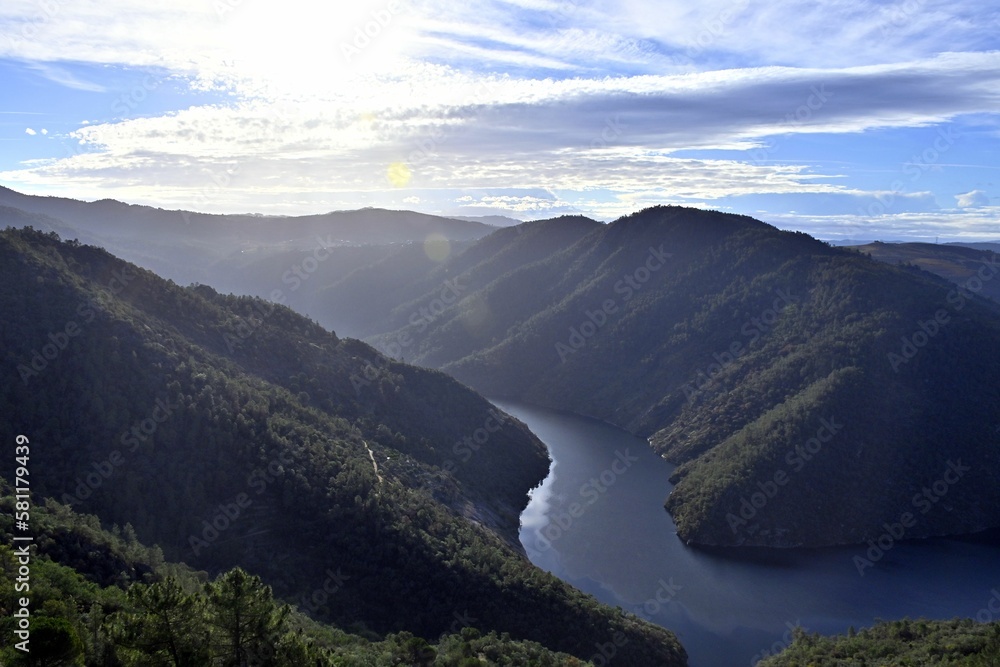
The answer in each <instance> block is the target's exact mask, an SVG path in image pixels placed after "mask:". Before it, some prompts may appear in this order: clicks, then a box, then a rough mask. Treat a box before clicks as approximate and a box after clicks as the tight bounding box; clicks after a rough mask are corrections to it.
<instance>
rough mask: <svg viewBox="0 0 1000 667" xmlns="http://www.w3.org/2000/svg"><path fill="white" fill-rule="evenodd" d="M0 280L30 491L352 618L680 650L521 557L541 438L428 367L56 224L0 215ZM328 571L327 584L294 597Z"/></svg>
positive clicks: (586, 653) (12, 404) (3, 386)
mask: <svg viewBox="0 0 1000 667" xmlns="http://www.w3.org/2000/svg"><path fill="white" fill-rule="evenodd" d="M0 286H2V287H0V313H2V315H3V317H2V322H3V326H2V327H0V345H2V349H3V355H2V357H0V378H2V381H0V408H2V410H3V414H5V415H7V418H5V419H4V420H3V422H0V439H2V440H3V441H4V442H8V443H13V442H14V438H15V436H16V435H18V434H25V435H27V436H28V437H29V438H30V440H31V443H32V447H31V458H30V470H31V490H32V493H33V494H34V496H35V499H36V500H35V502H36V503H38V504H41V502H42V499H44V498H46V497H51V498H55V499H56V500H58V501H60V502H62V503H64V504H69V505H71V506H72V507H73V508H74V509H78V510H80V511H85V512H88V513H92V514H96V515H97V516H99V517H100V520H101V521H102V522H103V523H104V525H105V526H111V525H112V524H117V525H118V526H124V525H125V524H126V523H127V524H131V526H133V527H134V531H135V535H136V538H137V539H139V540H141V541H143V542H145V543H146V544H154V543H155V544H158V545H159V546H160V547H161V548H162V550H163V553H164V555H165V557H166V558H167V559H168V560H173V561H182V562H184V563H186V564H188V565H191V566H193V567H195V568H197V569H205V570H207V571H209V572H211V573H213V574H214V573H219V572H223V571H226V570H229V569H230V568H232V567H233V566H235V565H239V566H241V567H243V568H244V569H246V570H248V571H250V572H251V573H254V574H257V575H260V576H261V577H262V578H263V579H264V581H265V582H266V583H267V584H269V585H270V586H272V587H273V589H274V591H275V594H276V595H278V596H279V597H282V598H285V599H289V600H295V601H303V600H305V601H306V602H305V603H303V604H306V605H307V606H308V607H309V609H308V610H309V613H310V614H312V615H313V616H315V617H316V618H318V619H320V620H324V621H329V622H333V623H336V624H337V625H338V626H340V627H344V628H348V629H353V631H355V632H358V633H360V634H362V635H367V634H369V633H372V632H374V633H377V634H378V635H382V634H384V633H389V632H401V631H408V632H412V633H414V634H416V635H419V636H421V637H424V638H426V639H431V640H433V639H436V638H437V637H438V636H439V635H440V634H441V633H442V632H447V631H449V630H450V631H451V632H455V631H457V630H459V629H461V627H462V626H467V625H473V624H474V625H475V627H476V628H478V629H479V630H482V631H483V632H489V631H493V630H495V631H496V632H498V633H504V632H507V633H510V635H511V636H512V637H514V638H515V639H523V640H532V641H537V642H540V643H541V644H543V645H544V646H545V647H548V648H549V649H551V650H554V651H564V652H566V653H570V654H573V655H575V656H576V657H577V658H580V659H582V660H588V659H590V657H591V656H592V655H594V653H595V650H596V649H595V641H596V642H600V640H601V638H604V637H607V638H609V639H611V640H614V641H615V642H616V644H615V645H616V646H617V647H619V648H618V649H617V653H618V655H620V656H622V658H623V659H624V660H626V661H627V662H629V664H637V665H638V664H649V665H653V664H657V665H659V664H663V665H683V664H685V662H686V658H685V655H684V652H683V649H681V648H680V646H679V644H678V643H677V641H676V638H675V637H674V636H673V635H672V634H670V633H669V632H667V631H665V630H663V629H662V628H659V627H656V626H653V625H651V624H649V623H646V622H644V621H642V620H640V619H638V618H637V617H635V616H632V615H625V614H622V613H621V612H620V611H619V610H612V609H610V608H608V607H604V606H602V605H600V604H599V603H597V602H596V600H594V599H593V598H592V597H589V596H586V595H584V594H582V593H579V592H577V591H575V590H574V589H572V588H571V587H569V586H568V585H566V584H563V583H562V582H560V581H559V580H558V579H556V578H555V577H553V576H551V575H549V574H547V573H544V572H542V571H541V570H539V569H537V568H535V567H534V566H532V565H531V564H530V563H529V562H528V560H527V558H526V557H525V556H524V554H523V552H520V551H519V549H520V547H519V544H518V543H517V528H518V523H519V515H520V512H521V510H522V509H523V508H524V506H525V505H526V503H527V496H526V493H527V491H528V489H529V488H531V487H533V486H535V485H536V484H537V483H538V482H539V481H540V480H541V479H542V478H543V477H544V476H545V474H546V473H547V470H548V463H549V462H548V459H547V456H546V453H545V449H544V446H543V445H542V444H541V443H540V442H539V441H538V440H537V439H536V438H535V437H534V436H533V435H532V434H531V433H530V432H529V431H528V429H527V428H526V427H525V426H524V425H523V424H521V423H520V422H517V421H516V420H514V419H513V418H511V417H509V416H505V415H503V414H501V413H498V412H497V411H496V409H495V408H493V406H492V405H491V404H490V403H488V402H487V401H486V400H485V399H483V398H482V397H481V396H479V395H477V394H475V393H474V392H472V391H470V390H468V389H467V388H465V387H463V386H462V385H460V384H459V383H457V382H455V381H454V380H453V379H451V378H449V377H447V376H445V375H444V374H442V373H439V372H436V371H429V370H424V369H419V368H414V367H411V366H406V365H404V364H399V363H396V362H393V361H392V360H390V359H387V358H385V357H383V356H381V355H380V354H378V353H377V352H375V351H374V350H373V349H372V348H370V347H369V346H367V345H365V344H363V343H360V342H358V341H355V340H351V339H344V338H340V337H338V336H336V335H335V334H334V333H332V332H330V331H328V330H326V329H323V328H322V327H320V326H319V325H317V324H316V323H315V322H312V321H311V320H308V319H306V318H304V317H302V316H300V315H297V314H296V313H294V312H293V311H291V310H289V309H287V308H285V307H283V306H280V305H275V304H271V303H268V302H265V301H262V300H259V299H253V298H249V297H235V296H222V295H220V294H218V293H217V292H215V291H214V290H213V289H211V288H209V287H206V286H193V287H190V288H181V287H178V286H177V285H175V284H172V283H169V282H168V281H166V280H163V279H161V278H159V277H158V276H156V275H155V274H153V273H151V272H149V271H146V270H143V269H140V268H138V267H136V266H134V265H130V264H128V263H126V262H124V261H122V260H120V259H118V258H115V257H113V256H112V255H110V254H109V253H107V252H106V251H104V250H101V249H97V248H94V247H90V246H85V245H80V244H76V243H65V242H60V241H59V240H58V239H57V238H56V237H55V235H52V234H42V233H40V232H32V231H17V230H8V231H4V232H0ZM13 465H14V460H13V457H7V458H5V459H4V460H3V461H2V463H0V475H2V476H3V477H4V478H5V479H8V480H9V479H13V470H12V466H13ZM331 571H333V572H337V573H342V574H343V585H340V584H337V586H336V590H335V594H333V593H329V592H328V591H327V595H326V596H325V597H323V598H322V600H323V601H322V602H320V603H316V602H311V601H314V600H316V599H317V597H316V595H317V592H319V591H324V590H326V589H324V586H328V585H329V584H328V581H329V579H330V575H329V574H328V573H329V572H331ZM338 576H340V575H339V574H338ZM325 582H327V583H325ZM456 615H457V616H456ZM456 618H460V619H474V620H473V621H468V620H461V621H456ZM456 623H458V625H457V626H456Z"/></svg>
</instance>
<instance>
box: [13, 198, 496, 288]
mask: <svg viewBox="0 0 1000 667" xmlns="http://www.w3.org/2000/svg"><path fill="white" fill-rule="evenodd" d="M0 207H3V208H0V229H2V228H3V227H5V226H8V225H10V226H23V220H24V219H25V217H26V216H30V215H42V216H46V217H47V219H51V220H49V222H48V223H47V224H43V225H40V226H39V228H42V229H43V230H44V231H50V230H54V231H58V232H59V233H60V234H64V233H67V232H68V233H69V234H72V236H68V238H74V237H76V238H78V239H79V240H80V241H81V242H86V243H95V244H98V245H101V246H102V247H105V248H107V249H108V250H109V251H111V252H114V253H115V254H117V255H119V256H121V257H123V258H125V259H127V260H129V261H132V262H135V263H137V264H139V265H140V266H142V267H144V268H148V269H150V270H153V271H156V272H157V273H159V274H160V275H163V276H164V277H167V278H170V279H172V280H175V281H177V282H178V283H180V284H183V285H187V284H190V283H192V282H205V283H210V284H218V283H219V282H220V281H219V280H218V278H220V277H225V276H227V275H228V274H229V268H228V264H229V262H236V263H239V262H240V261H241V260H242V257H241V255H242V254H243V253H254V254H256V255H258V256H259V255H261V254H265V253H267V254H272V253H278V252H306V251H308V252H310V253H312V252H319V253H320V254H322V253H324V252H325V250H326V249H328V248H330V247H343V246H357V245H373V244H377V245H387V244H407V243H417V244H423V243H425V242H430V243H432V244H434V243H441V242H442V241H444V242H463V241H469V240H474V239H478V238H481V237H483V236H486V235H487V234H488V233H490V232H491V231H493V229H494V228H493V227H491V226H489V225H486V224H483V223H481V222H470V221H465V220H457V219H453V218H443V217H438V216H433V215H425V214H422V213H415V212H413V211H390V210H385V209H375V208H365V209H360V210H357V211H334V212H331V213H325V214H322V215H303V216H294V217H284V216H263V215H215V214H207V213H196V212H192V211H180V210H164V209H160V208H154V207H151V206H138V205H132V204H124V203H122V202H119V201H115V200H112V199H102V200H100V201H95V202H83V201H78V200H75V199H66V198H62V197H40V196H35V195H25V194H21V193H19V192H16V191H14V190H11V189H9V188H4V187H0ZM14 209H16V210H19V211H22V212H23V213H17V212H16V211H15V210H14ZM19 221H20V222H19ZM59 225H61V226H60V227H59V229H56V228H55V226H59ZM220 263H221V264H220Z"/></svg>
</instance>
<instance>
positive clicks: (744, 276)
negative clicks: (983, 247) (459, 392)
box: [369, 208, 1000, 546]
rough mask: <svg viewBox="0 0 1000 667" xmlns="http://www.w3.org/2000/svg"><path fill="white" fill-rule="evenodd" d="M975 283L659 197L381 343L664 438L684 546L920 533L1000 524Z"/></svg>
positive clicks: (992, 395)
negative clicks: (652, 205) (401, 344)
mask: <svg viewBox="0 0 1000 667" xmlns="http://www.w3.org/2000/svg"><path fill="white" fill-rule="evenodd" d="M490 238H491V239H492V238H493V237H490ZM488 240H489V239H487V240H484V241H483V242H480V243H484V242H485V241H488ZM477 245H478V244H477ZM475 249H476V246H473V247H472V248H470V249H469V250H468V251H467V252H474V251H475ZM456 259H457V258H456ZM448 268H449V267H448V266H444V267H442V268H441V269H440V270H442V271H444V270H447V269H448ZM998 278H1000V276H998V275H997V273H995V272H994V273H989V274H987V276H986V277H984V278H983V281H984V282H987V281H991V280H997V279H998ZM468 282H469V284H473V283H474V277H473V278H470V280H469V281H468ZM975 287H976V286H975V285H973V286H967V287H964V288H959V287H956V286H955V285H952V284H950V283H947V282H946V281H944V280H941V279H939V278H937V277H935V276H932V275H930V274H927V273H925V272H923V271H920V270H915V269H906V268H898V267H893V266H887V265H885V264H881V263H878V262H875V261H873V260H871V259H869V258H867V257H864V256H860V255H859V254H857V253H853V252H850V251H845V250H840V249H835V248H831V247H829V246H827V245H826V244H823V243H821V242H818V241H816V240H814V239H812V238H810V237H808V236H806V235H804V234H795V233H788V232H781V231H778V230H776V229H774V228H773V227H770V226H769V225H766V224H764V223H761V222H759V221H756V220H753V219H750V218H746V217H742V216H733V215H727V214H719V213H713V212H706V211H694V210H688V209H681V208H658V209H650V210H647V211H643V212H641V213H638V214H635V215H632V216H628V217H626V218H623V219H621V220H618V221H616V222H615V223H613V224H610V225H607V226H602V227H600V228H597V229H595V230H593V231H591V232H590V233H589V234H587V235H586V236H585V237H583V238H582V239H580V240H579V241H577V242H576V243H575V244H573V245H571V246H569V247H566V248H564V249H563V250H561V251H560V252H557V253H555V254H553V255H552V256H551V257H549V258H548V259H547V260H545V261H539V262H535V263H531V264H527V265H524V266H521V267H520V268H518V269H516V270H513V271H511V272H509V273H507V274H505V275H503V276H501V277H499V278H498V279H495V280H493V281H492V282H489V283H488V284H486V286H485V287H483V288H481V289H477V290H474V291H473V290H469V292H467V293H466V294H464V295H463V296H462V299H461V300H460V301H459V302H458V303H456V304H455V305H453V306H452V307H450V308H449V309H447V310H446V311H444V312H442V313H441V314H440V315H439V316H438V317H436V319H435V320H434V321H433V322H422V323H419V324H423V325H424V326H423V331H420V332H418V331H417V330H416V328H414V327H412V325H411V327H410V328H409V329H408V328H406V327H404V328H400V329H397V330H394V331H389V332H385V333H382V334H379V335H377V336H373V337H371V338H370V339H369V340H371V341H372V342H373V343H375V344H377V345H378V346H381V347H382V348H383V349H389V348H390V344H391V343H392V341H398V340H401V339H402V338H403V337H404V336H406V335H407V334H409V335H410V337H411V338H412V339H413V341H414V342H413V343H412V345H410V347H409V350H410V352H409V354H408V355H407V359H409V360H412V361H414V362H415V363H421V364H425V365H429V366H434V367H439V368H442V369H443V370H445V371H446V372H448V373H449V374H452V375H454V376H455V377H457V378H458V379H460V380H462V381H463V382H466V383H467V384H469V385H470V386H473V387H475V388H477V389H478V390H480V391H482V392H483V393H486V394H488V395H489V394H493V395H505V396H512V397H517V398H519V399H522V400H526V401H530V402H534V403H539V404H542V405H547V406H550V407H554V408H559V409H566V410H572V411H575V412H579V413H583V414H588V415H591V416H594V417H598V418H601V419H605V420H608V421H611V422H613V423H616V424H618V425H621V426H623V427H625V428H628V429H629V430H631V431H633V432H635V433H638V434H641V435H643V436H647V437H650V438H651V442H652V444H653V446H654V447H655V448H656V450H657V451H659V452H661V453H662V454H664V455H665V456H666V457H667V458H668V459H670V460H671V461H673V462H676V463H678V464H680V467H679V468H678V470H677V472H676V474H675V479H674V481H675V482H676V484H677V485H676V488H675V489H674V491H673V493H672V495H671V497H670V499H669V501H668V504H667V507H668V508H669V510H670V511H671V513H672V514H673V516H674V519H675V521H676V524H677V527H678V532H679V534H680V536H681V538H682V539H685V540H687V541H689V542H692V543H701V544H718V545H765V546H796V545H809V546H818V545H825V544H837V543H863V542H865V541H866V540H868V539H878V538H879V537H880V536H882V534H883V533H884V532H885V531H886V530H887V529H886V526H890V527H891V526H894V525H896V524H899V523H900V522H901V517H903V516H904V515H906V514H907V513H908V514H909V515H910V516H909V517H908V518H907V522H908V523H911V524H912V525H908V526H906V527H905V530H904V533H905V535H906V537H911V538H912V537H921V536H927V535H941V534H956V533H964V532H969V531H974V530H978V529H982V528H986V527H992V526H997V525H1000V485H998V484H997V481H998V479H1000V428H998V427H1000V388H998V386H997V384H996V380H995V378H996V377H997V375H998V373H1000V358H998V357H997V356H996V355H995V351H996V350H997V349H1000V309H998V308H997V306H996V305H995V304H991V303H990V302H987V301H985V300H983V299H982V298H981V297H979V296H978V294H977V292H978V291H980V289H974V288H975ZM431 296H432V293H429V294H428V295H426V297H425V298H429V297H431ZM481 313H486V314H488V316H486V317H484V316H482V315H481ZM472 319H474V320H475V321H479V322H483V323H484V324H483V325H482V327H481V328H480V329H478V330H477V329H472V328H470V327H468V326H465V325H464V324H463V323H464V322H466V321H469V320H472ZM956 470H960V471H961V472H960V477H959V472H956ZM941 480H944V481H941ZM935 484H936V486H935ZM925 489H931V491H929V492H927V493H929V494H930V495H929V496H925V495H923V494H925ZM934 489H937V491H939V492H940V493H938V492H936V491H934ZM897 532H898V531H897Z"/></svg>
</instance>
